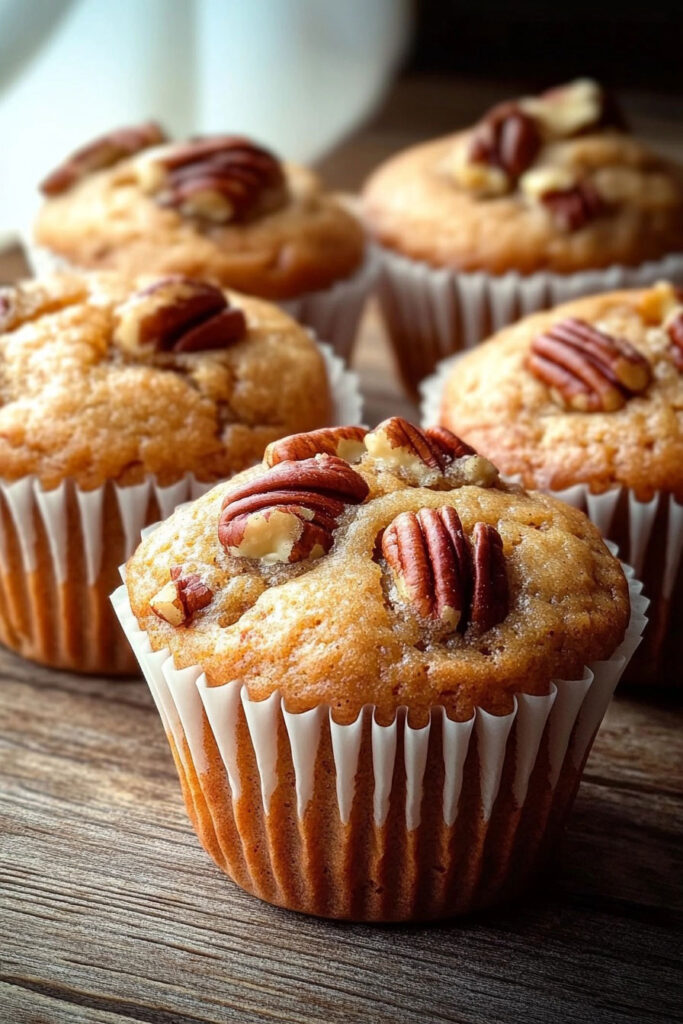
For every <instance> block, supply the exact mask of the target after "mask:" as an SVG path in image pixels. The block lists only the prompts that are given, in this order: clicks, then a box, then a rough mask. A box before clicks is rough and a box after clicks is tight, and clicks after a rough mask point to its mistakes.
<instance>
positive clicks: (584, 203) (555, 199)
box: [540, 181, 607, 231]
mask: <svg viewBox="0 0 683 1024" xmlns="http://www.w3.org/2000/svg"><path fill="white" fill-rule="evenodd" d="M540 199H541V202H542V203H543V205H544V206H546V207H547V208H548V209H549V210H550V212H551V214H552V215H553V218H554V220H555V222H556V223H557V224H558V225H559V227H560V228H562V230H563V231H578V230H579V228H582V227H584V226H585V225H586V224H588V223H590V221H592V220H595V219H596V218H597V217H600V216H601V215H602V214H603V213H604V212H605V210H606V209H607V207H606V204H605V202H604V201H603V199H602V197H601V196H600V193H599V192H598V191H597V189H596V188H595V187H594V186H593V185H591V183H590V182H588V181H580V182H578V183H577V184H576V185H572V186H571V187H570V188H565V189H551V190H550V191H549V192H544V193H543V194H542V195H541V197H540Z"/></svg>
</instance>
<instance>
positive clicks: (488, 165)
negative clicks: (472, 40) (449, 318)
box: [364, 79, 683, 274]
mask: <svg viewBox="0 0 683 1024" xmlns="http://www.w3.org/2000/svg"><path fill="white" fill-rule="evenodd" d="M364 211H365V215H366V220H367V222H368V224H369V226H370V228H371V230H372V232H373V233H374V235H375V236H376V237H377V239H378V240H379V241H380V242H381V243H382V244H383V245H385V246H387V247H388V248H390V249H394V250H396V251H398V252H399V253H402V254H404V255H406V256H409V257H410V258H412V259H416V260H422V261H425V262H427V263H429V264H432V265H433V266H437V267H451V268H455V269H457V270H465V271H474V270H485V271H487V272H488V273H492V274H502V273H505V272H506V271H510V270H517V271H519V272H520V273H522V274H529V273H532V272H534V271H537V270H551V271H556V272H558V273H571V272H574V271H579V270H583V269H587V268H601V267H606V266H610V265H611V264H626V265H636V264H639V263H642V262H644V261H646V260H650V259H659V258H661V257H663V256H665V255H667V254H669V253H680V252H683V169H681V168H680V167H678V166H674V165H673V164H671V163H669V162H667V161H666V160H664V159H661V158H660V157H658V156H657V155H655V154H654V153H652V152H651V151H650V150H649V149H647V147H646V146H644V145H643V144H642V143H640V142H638V141H637V140H636V139H634V138H633V137H631V136H630V135H629V134H628V133H627V131H626V129H625V126H624V123H623V120H622V119H621V117H620V115H619V113H618V111H617V110H616V107H615V105H614V103H613V102H612V101H611V100H610V99H609V98H608V97H607V96H606V95H605V94H604V92H603V91H602V89H601V88H600V86H599V85H597V83H595V82H593V81H590V80H587V79H581V80H579V81H576V82H573V83H571V84H569V85H565V86H562V87H558V88H556V89H552V90H550V91H549V92H546V93H543V94H542V95H540V96H529V97H522V98H520V99H518V100H514V101H510V102H507V103H501V104H499V105H498V106H496V107H494V108H493V109H492V110H490V111H489V112H488V113H487V114H486V115H485V116H484V117H483V118H482V120H481V121H480V122H479V123H478V124H477V125H475V126H474V127H473V128H471V129H468V130H467V131H462V132H458V133H456V134H454V135H449V136H447V137H445V138H440V139H436V140H433V141H430V142H426V143H422V144H420V145H417V146H413V147H412V148H410V149H408V150H405V151H404V152H401V153H399V154H397V155H396V156H394V157H393V158H391V159H390V160H388V161H387V162H386V163H384V164H382V165H381V166H380V167H379V168H378V169H377V170H376V171H375V172H374V174H373V175H372V176H371V177H370V179H369V181H368V183H367V184H366V186H365V189H364Z"/></svg>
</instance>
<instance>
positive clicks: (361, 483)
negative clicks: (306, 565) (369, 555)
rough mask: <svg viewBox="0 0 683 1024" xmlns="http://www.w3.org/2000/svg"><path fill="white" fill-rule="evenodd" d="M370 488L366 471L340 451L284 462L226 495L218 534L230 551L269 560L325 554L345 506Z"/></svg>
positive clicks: (356, 499) (265, 561)
mask: <svg viewBox="0 0 683 1024" xmlns="http://www.w3.org/2000/svg"><path fill="white" fill-rule="evenodd" d="M368 493H369V488H368V485H367V484H366V482H365V480H364V479H363V477H361V476H359V474H358V473H356V471H355V470H354V469H352V468H351V467H350V466H349V464H348V463H347V462H344V461H343V460H342V459H340V458H337V456H335V455H318V456H316V457H315V458H313V459H303V460H302V461H300V462H280V463H278V464H277V465H276V466H273V467H272V469H269V470H268V472H267V473H265V474H263V475H262V476H259V477H256V478H255V479H253V480H250V481H248V482H247V483H245V484H242V486H241V487H237V488H236V489H235V490H234V491H231V492H230V493H229V494H228V495H226V498H225V500H224V502H223V510H222V512H221V517H220V521H219V524H218V537H219V540H220V542H221V544H222V545H223V546H224V547H225V548H226V549H227V551H228V552H229V553H230V554H231V555H235V556H237V557H241V558H258V559H260V560H261V561H263V562H264V563H266V564H272V563H273V562H298V561H301V560H302V559H304V558H320V557H321V556H322V555H324V554H325V553H326V552H328V551H329V550H330V548H331V547H332V542H333V540H334V530H335V528H336V526H337V521H338V519H339V516H340V515H341V514H342V512H343V511H344V509H345V508H346V506H347V505H358V504H360V503H361V502H362V501H364V500H365V498H366V497H367V495H368Z"/></svg>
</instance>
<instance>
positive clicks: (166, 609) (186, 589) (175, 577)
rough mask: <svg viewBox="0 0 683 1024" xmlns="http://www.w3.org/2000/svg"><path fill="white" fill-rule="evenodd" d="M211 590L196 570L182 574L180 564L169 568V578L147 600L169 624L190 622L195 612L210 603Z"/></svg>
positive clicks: (175, 624)
mask: <svg viewBox="0 0 683 1024" xmlns="http://www.w3.org/2000/svg"><path fill="white" fill-rule="evenodd" d="M212 598H213V591H212V590H211V589H210V588H209V587H207V586H206V584H205V583H203V582H202V578H201V576H199V575H198V574H197V573H196V572H193V573H188V575H187V576H183V575H182V566H180V565H176V566H174V567H173V568H172V569H171V579H170V580H169V582H168V583H166V584H165V585H164V586H163V587H162V588H161V590H160V591H159V592H158V593H157V594H155V596H154V597H153V598H152V599H151V601H150V602H149V605H150V608H151V609H152V611H153V612H154V614H155V615H157V616H158V617H159V618H160V619H163V620H164V621H165V622H168V623H170V625H171V626H180V625H182V624H183V623H185V622H190V621H191V619H192V618H193V617H194V615H195V613H196V612H198V611H200V609H202V608H206V606H207V605H208V604H210V603H211V600H212Z"/></svg>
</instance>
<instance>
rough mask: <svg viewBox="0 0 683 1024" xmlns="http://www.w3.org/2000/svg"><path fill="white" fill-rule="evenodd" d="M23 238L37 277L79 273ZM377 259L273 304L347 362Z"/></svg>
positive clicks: (368, 255)
mask: <svg viewBox="0 0 683 1024" xmlns="http://www.w3.org/2000/svg"><path fill="white" fill-rule="evenodd" d="M30 237H31V236H30V232H29V233H28V234H26V235H25V236H24V241H23V249H24V254H25V256H26V261H27V263H28V265H29V267H30V268H31V271H32V272H33V274H34V275H35V276H36V277H42V276H43V275H46V274H54V273H59V272H60V271H68V270H78V269H79V268H78V267H77V266H76V265H75V264H74V263H72V262H71V261H70V260H67V259H65V258H64V257H63V256H59V255H58V254H57V253H54V252H52V251H51V250H50V249H46V248H44V247H43V246H39V245H34V243H33V242H31V241H30ZM379 268H380V259H379V255H378V253H377V250H376V248H375V247H374V246H371V245H368V246H366V251H365V257H364V259H363V262H362V263H361V265H360V267H359V268H358V270H356V271H355V272H354V273H353V274H351V275H350V276H349V277H345V278H342V279H341V280H339V281H336V282H334V284H332V285H330V286H329V287H328V288H321V289H320V290H318V291H314V292H305V293H304V294H303V295H299V296H297V297H296V298H294V299H287V300H284V301H281V302H276V303H275V305H277V306H279V307H280V309H282V310H283V311H284V312H285V313H288V314H289V315H290V316H291V317H292V318H293V319H294V320H297V321H298V322H299V323H301V324H304V325H305V326H306V327H310V328H311V330H312V331H314V332H315V334H316V336H317V337H318V338H322V339H323V340H324V341H326V342H328V343H329V344H330V345H331V346H332V348H333V349H334V350H335V352H336V353H337V354H338V355H340V356H341V357H342V358H343V359H347V360H348V359H350V357H351V352H352V350H353V344H354V341H355V340H356V335H357V333H358V326H359V323H360V318H361V315H362V313H363V309H364V308H365V303H366V300H367V299H368V297H369V296H370V294H371V293H372V292H373V291H374V288H375V285H376V283H377V277H378V274H379Z"/></svg>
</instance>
